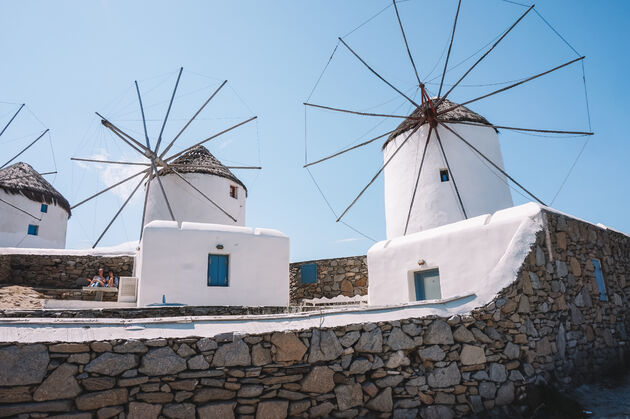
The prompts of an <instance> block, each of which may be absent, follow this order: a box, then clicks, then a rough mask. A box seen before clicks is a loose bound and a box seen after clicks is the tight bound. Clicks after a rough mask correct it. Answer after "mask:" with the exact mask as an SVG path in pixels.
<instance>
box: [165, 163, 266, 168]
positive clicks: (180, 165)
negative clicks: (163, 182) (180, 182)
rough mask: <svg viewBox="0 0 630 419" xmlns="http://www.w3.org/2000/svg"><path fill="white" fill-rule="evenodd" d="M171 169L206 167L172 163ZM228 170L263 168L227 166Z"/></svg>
mask: <svg viewBox="0 0 630 419" xmlns="http://www.w3.org/2000/svg"><path fill="white" fill-rule="evenodd" d="M168 166H169V167H191V168H205V167H206V166H197V165H194V164H175V163H171V164H169V165H168ZM225 167H227V168H228V169H251V170H261V169H262V167H261V166H225Z"/></svg>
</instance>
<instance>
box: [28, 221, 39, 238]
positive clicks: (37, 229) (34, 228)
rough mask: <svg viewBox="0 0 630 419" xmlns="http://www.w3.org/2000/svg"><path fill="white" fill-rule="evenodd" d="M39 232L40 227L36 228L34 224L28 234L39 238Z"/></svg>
mask: <svg viewBox="0 0 630 419" xmlns="http://www.w3.org/2000/svg"><path fill="white" fill-rule="evenodd" d="M38 232H39V226H36V225H34V224H29V225H28V234H30V235H31V236H37V233H38Z"/></svg>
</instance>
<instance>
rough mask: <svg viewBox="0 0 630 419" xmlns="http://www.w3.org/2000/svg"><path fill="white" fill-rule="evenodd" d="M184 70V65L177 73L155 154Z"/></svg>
mask: <svg viewBox="0 0 630 419" xmlns="http://www.w3.org/2000/svg"><path fill="white" fill-rule="evenodd" d="M182 71H184V67H180V68H179V74H178V75H177V81H176V82H175V88H174V89H173V94H172V95H171V101H170V102H169V103H168V109H167V110H166V115H164V122H162V128H161V129H160V135H158V139H157V144H156V145H155V154H157V153H158V152H159V150H160V144H161V143H162V134H163V133H164V127H165V126H166V121H167V120H168V115H169V114H170V113H171V106H173V100H174V99H175V93H176V92H177V86H179V79H180V78H181V77H182Z"/></svg>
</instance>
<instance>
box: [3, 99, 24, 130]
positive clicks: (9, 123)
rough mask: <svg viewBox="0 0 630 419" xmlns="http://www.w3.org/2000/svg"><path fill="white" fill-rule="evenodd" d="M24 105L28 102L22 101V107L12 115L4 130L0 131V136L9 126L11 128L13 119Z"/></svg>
mask: <svg viewBox="0 0 630 419" xmlns="http://www.w3.org/2000/svg"><path fill="white" fill-rule="evenodd" d="M24 105H26V103H22V105H21V106H20V108H19V109H18V110H17V112H16V113H14V114H13V116H12V117H11V119H9V122H7V124H6V125H5V126H4V128H2V131H0V137H2V134H4V132H5V131H6V130H7V128H9V125H11V122H13V120H14V119H15V117H16V116H18V114H19V113H20V111H21V110H22V108H23V107H24Z"/></svg>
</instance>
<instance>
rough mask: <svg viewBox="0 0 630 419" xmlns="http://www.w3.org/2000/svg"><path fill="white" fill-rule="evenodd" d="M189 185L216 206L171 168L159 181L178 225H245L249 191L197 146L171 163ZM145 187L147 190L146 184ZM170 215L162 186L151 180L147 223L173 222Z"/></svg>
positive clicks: (206, 151)
mask: <svg viewBox="0 0 630 419" xmlns="http://www.w3.org/2000/svg"><path fill="white" fill-rule="evenodd" d="M170 164H171V165H172V167H173V168H174V169H175V170H177V172H178V173H180V174H181V175H182V176H183V177H184V178H185V179H186V180H187V181H188V182H190V183H191V184H192V185H194V186H195V188H197V189H198V190H199V191H201V192H202V193H203V194H204V195H206V196H207V197H208V198H210V199H211V200H212V201H214V202H215V203H216V204H217V206H218V207H220V208H222V209H223V210H224V211H225V213H227V214H229V215H230V216H232V217H234V218H235V219H236V221H234V220H232V219H231V218H230V217H229V216H228V215H226V214H225V213H224V212H223V211H222V210H221V209H219V208H218V207H217V206H215V205H213V204H212V203H211V202H210V201H208V200H207V199H206V198H204V196H203V195H202V194H201V193H199V191H197V190H195V189H194V188H193V187H191V186H190V185H189V184H187V183H186V182H185V181H183V180H182V179H181V178H180V177H179V176H177V175H176V174H174V173H172V172H170V171H169V170H168V169H167V170H164V171H162V172H161V173H160V180H161V181H162V185H163V186H164V190H165V191H166V196H167V197H168V201H169V203H170V204H171V209H172V210H173V215H174V216H175V220H176V221H177V222H178V223H180V224H181V223H182V221H190V222H198V223H212V224H227V225H236V226H244V225H245V200H246V199H247V188H246V187H245V185H244V184H243V182H241V181H240V180H239V179H238V178H237V177H236V176H234V174H233V173H232V172H231V171H230V169H228V168H227V167H225V166H224V165H223V164H222V163H221V162H220V161H219V160H218V159H217V158H216V157H214V156H213V155H212V154H211V153H210V152H209V151H208V149H206V148H205V147H203V146H197V147H195V148H194V149H192V150H190V151H188V152H187V153H184V154H182V155H181V156H180V157H179V158H177V159H175V160H174V161H173V162H172V163H170ZM145 187H147V186H146V185H145ZM170 219H171V217H170V214H169V211H168V207H167V205H166V201H165V199H164V196H163V195H162V191H161V190H160V185H159V184H158V182H157V180H156V178H155V177H151V180H150V186H149V197H148V200H147V207H146V212H145V217H144V224H145V225H146V224H148V223H150V222H151V221H153V220H170Z"/></svg>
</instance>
